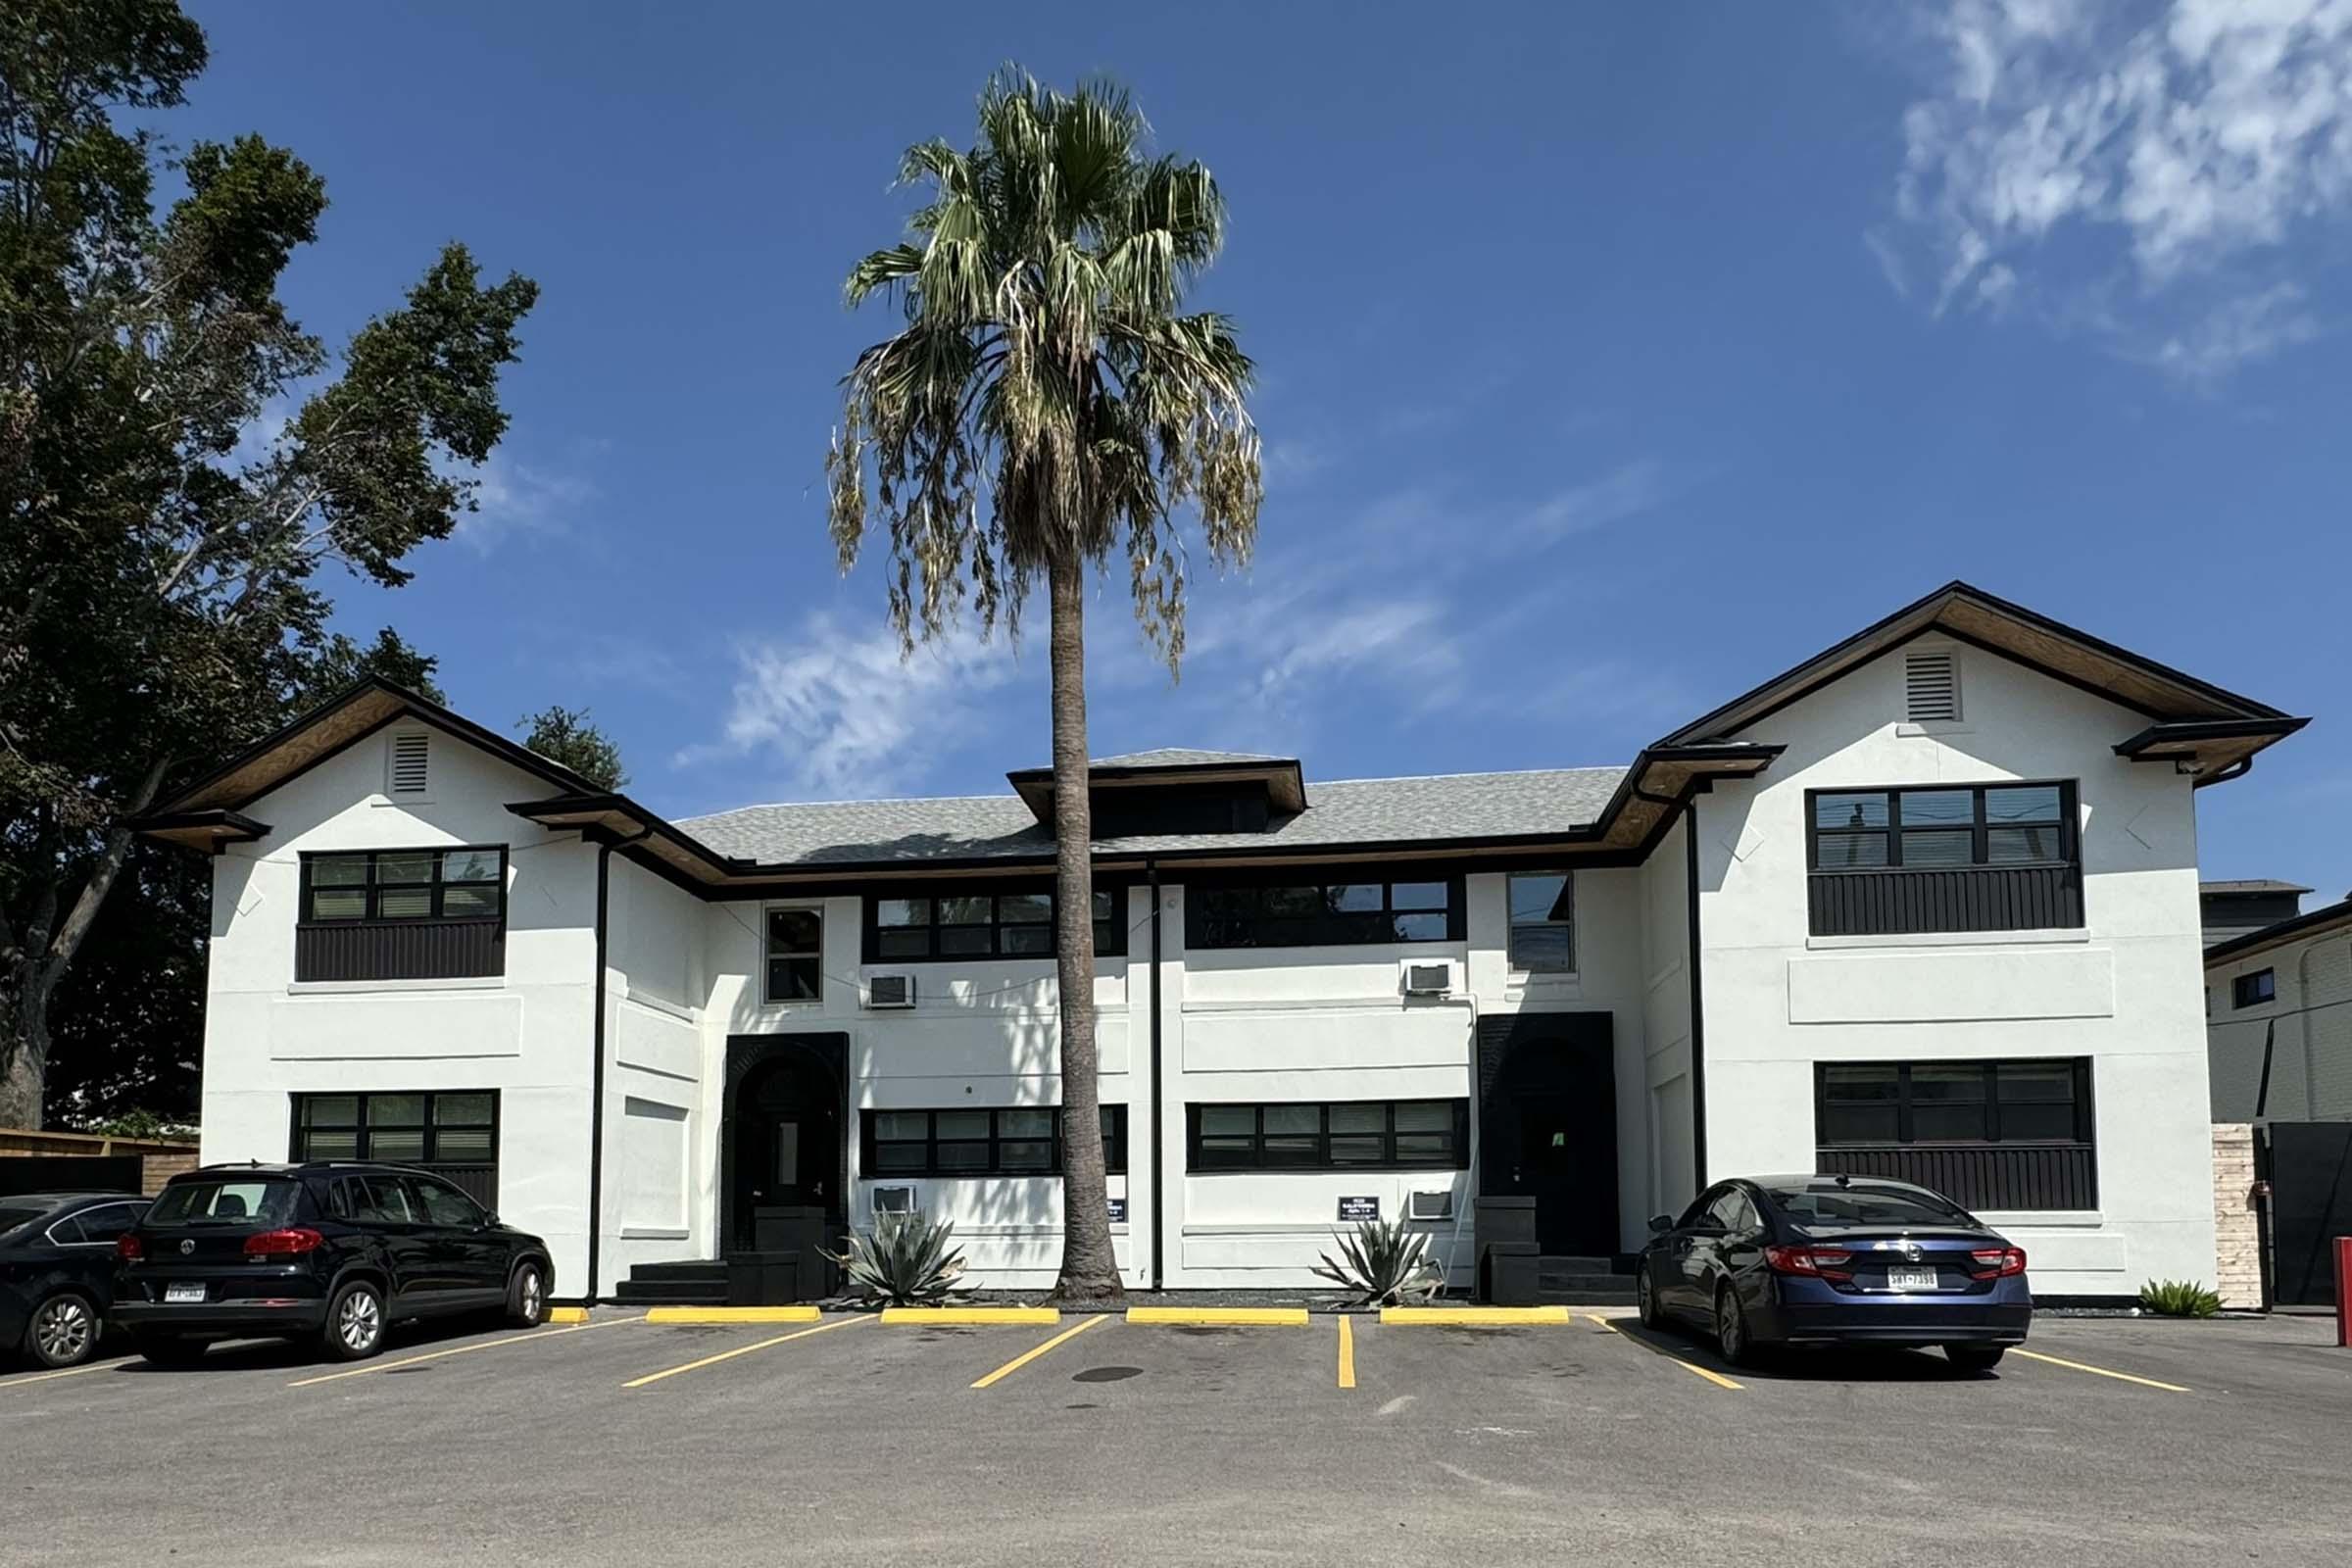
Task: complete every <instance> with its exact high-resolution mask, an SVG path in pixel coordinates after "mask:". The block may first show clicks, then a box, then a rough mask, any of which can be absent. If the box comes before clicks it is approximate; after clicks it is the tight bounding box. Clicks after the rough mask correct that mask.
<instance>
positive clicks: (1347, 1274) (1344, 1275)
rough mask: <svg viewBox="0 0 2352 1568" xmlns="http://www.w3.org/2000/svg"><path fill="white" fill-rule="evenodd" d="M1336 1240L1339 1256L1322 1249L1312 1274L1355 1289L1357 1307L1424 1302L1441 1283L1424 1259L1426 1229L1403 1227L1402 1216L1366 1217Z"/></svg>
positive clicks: (1443, 1282)
mask: <svg viewBox="0 0 2352 1568" xmlns="http://www.w3.org/2000/svg"><path fill="white" fill-rule="evenodd" d="M1338 1240H1339V1244H1340V1255H1339V1256H1338V1257H1336V1258H1334V1257H1333V1256H1331V1255H1330V1254H1329V1253H1328V1252H1327V1253H1324V1254H1323V1266H1322V1267H1320V1268H1318V1269H1316V1270H1315V1274H1316V1276H1317V1277H1318V1278H1321V1279H1327V1280H1330V1281H1332V1282H1333V1283H1334V1284H1336V1285H1340V1286H1344V1287H1346V1288H1347V1289H1348V1290H1350V1291H1353V1292H1355V1293H1356V1294H1357V1295H1358V1296H1359V1297H1361V1298H1362V1299H1361V1301H1360V1302H1359V1304H1360V1305H1364V1306H1396V1305H1398V1304H1399V1303H1401V1302H1404V1301H1408V1300H1424V1301H1425V1300H1428V1299H1430V1298H1431V1297H1433V1296H1435V1295H1437V1294H1438V1291H1439V1289H1440V1287H1442V1286H1443V1285H1444V1284H1445V1282H1446V1281H1445V1276H1444V1275H1443V1274H1441V1273H1440V1272H1439V1271H1438V1266H1437V1264H1435V1263H1433V1262H1431V1261H1430V1260H1429V1257H1428V1252H1429V1233H1428V1232H1426V1231H1414V1230H1407V1229H1406V1228H1405V1226H1404V1222H1403V1221H1402V1220H1398V1221H1397V1222H1395V1223H1394V1224H1387V1223H1383V1222H1382V1221H1380V1220H1376V1219H1368V1220H1365V1221H1364V1222H1363V1223H1362V1224H1360V1225H1358V1226H1356V1228H1355V1234H1354V1235H1352V1236H1350V1235H1348V1234H1347V1233H1345V1232H1342V1233H1340V1234H1339V1238H1338Z"/></svg>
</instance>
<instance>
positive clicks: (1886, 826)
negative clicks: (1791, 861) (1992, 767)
mask: <svg viewBox="0 0 2352 1568" xmlns="http://www.w3.org/2000/svg"><path fill="white" fill-rule="evenodd" d="M1805 805H1806V818H1805V846H1806V864H1807V866H1808V867H1809V868H1810V871H1811V873H1812V875H1811V890H1810V906H1811V927H1812V932H1813V934H1814V935H1815V936H1856V935H1871V934H1913V933H1922V932H1935V931H2019V930H2034V929H2041V928H2054V927H2074V926H2080V925H2081V924H2082V864H2081V846H2080V844H2079V842H2078V835H2077V833H2076V828H2075V820H2076V819H2075V786H2074V784H2073V782H2072V781H2071V780H2070V781H2062V782H2058V783H2049V784H1974V785H1957V786H1954V785H1935V786H1926V787H1921V788H1915V789H1878V790H1813V791H1809V792H1808V793H1807V795H1806V797H1805Z"/></svg>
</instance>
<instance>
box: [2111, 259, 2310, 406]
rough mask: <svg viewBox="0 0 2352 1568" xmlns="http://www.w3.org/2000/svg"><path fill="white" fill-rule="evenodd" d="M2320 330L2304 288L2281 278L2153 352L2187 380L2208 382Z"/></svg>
mask: <svg viewBox="0 0 2352 1568" xmlns="http://www.w3.org/2000/svg"><path fill="white" fill-rule="evenodd" d="M2319 335H2320V323H2319V320H2318V319H2317V318H2315V317H2314V316H2313V315H2312V314H2311V312H2310V311H2309V310H2308V309H2306V308H2305V304H2304V295H2303V290H2302V289H2300V288H2298V287H2296V286H2295V285H2294V284H2292V283H2276V284H2273V285H2272V286H2271V287H2269V288H2267V289H2264V290H2262V291H2261V292H2259V293H2255V294H2248V295H2244V296H2242V297H2240V298H2237V299H2233V300H2228V301H2225V302H2224V303H2223V304H2222V305H2220V306H2218V307H2217V308H2215V309H2214V310H2213V311H2212V312H2211V313H2209V314H2208V315H2207V316H2206V317H2205V319H2203V320H2200V321H2198V322H2196V323H2195V324H2193V325H2192V326H2190V327H2188V328H2187V329H2186V330H2184V331H2181V332H2177V333H2174V334H2173V335H2171V336H2169V337H2167V338H2166V339H2165V340H2164V342H2163V343H2162V345H2160V346H2159V347H2158V348H2157V349H2156V351H2155V353H2154V354H2153V355H2152V356H2151V358H2152V359H2153V360H2154V362H2155V363H2156V364H2157V365H2158V366H2160V367H2162V368H2164V369H2166V370H2169V371H2171V372H2172V373H2173V374H2175V375H2178V376H2180V378H2181V379H2182V380H2184V381H2190V382H2195V383H2199V384H2209V383H2211V382H2214V381H2217V380H2220V379H2221V378H2222V377H2224V376H2226V375H2228V374H2229V372H2230V371H2232V370H2234V369H2236V368H2238V367H2239V366H2241V365H2246V364H2250V363H2251V362H2253V361H2255V360H2264V359H2268V358H2270V357H2271V356H2272V355H2274V354H2276V353H2278V351H2279V350H2281V349H2285V348H2291V347H2293V346H2294V345H2296V344H2298V343H2308V342H2310V341H2311V340H2312V339H2313V338H2315V337H2318V336H2319Z"/></svg>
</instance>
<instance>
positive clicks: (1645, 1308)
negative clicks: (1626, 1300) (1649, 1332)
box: [1634, 1264, 1658, 1326]
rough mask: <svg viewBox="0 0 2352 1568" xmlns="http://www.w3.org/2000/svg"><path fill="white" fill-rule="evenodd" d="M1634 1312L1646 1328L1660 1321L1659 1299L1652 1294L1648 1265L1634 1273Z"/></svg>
mask: <svg viewBox="0 0 2352 1568" xmlns="http://www.w3.org/2000/svg"><path fill="white" fill-rule="evenodd" d="M1634 1311H1635V1312H1636V1313H1637V1314H1638V1315H1639V1316H1640V1317H1641V1319H1642V1323H1643V1325H1644V1326H1647V1325H1650V1324H1654V1323H1656V1322H1657V1320H1658V1303H1657V1299H1656V1297H1655V1296H1654V1295H1652V1294H1651V1286H1650V1283H1649V1268H1648V1266H1647V1265H1646V1264H1644V1265H1643V1266H1642V1267H1641V1268H1639V1269H1636V1270H1635V1271H1634Z"/></svg>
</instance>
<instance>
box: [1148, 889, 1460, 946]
mask: <svg viewBox="0 0 2352 1568" xmlns="http://www.w3.org/2000/svg"><path fill="white" fill-rule="evenodd" d="M1184 911H1185V912H1184V929H1185V943H1186V945H1187V946H1189V947H1195V948H1342V947H1366V946H1383V945H1387V944H1392V943H1400V942H1459V941H1461V940H1462V937H1463V930H1462V881H1461V878H1460V877H1439V878H1430V879H1428V880H1422V881H1411V882H1322V883H1313V884H1274V885H1260V884H1257V883H1215V882H1206V883H1201V882H1197V883H1194V884H1192V885H1191V886H1190V887H1188V888H1187V889H1186V890H1185V899H1184Z"/></svg>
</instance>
